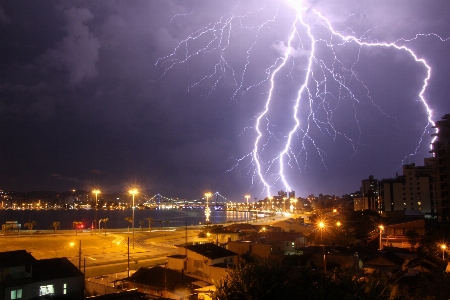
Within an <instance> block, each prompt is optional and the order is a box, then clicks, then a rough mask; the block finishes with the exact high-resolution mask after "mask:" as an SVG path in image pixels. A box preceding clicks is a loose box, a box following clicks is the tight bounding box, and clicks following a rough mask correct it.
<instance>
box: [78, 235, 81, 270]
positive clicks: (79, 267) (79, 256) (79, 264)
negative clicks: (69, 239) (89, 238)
mask: <svg viewBox="0 0 450 300" xmlns="http://www.w3.org/2000/svg"><path fill="white" fill-rule="evenodd" d="M78 270H80V271H81V240H80V248H79V249H78Z"/></svg>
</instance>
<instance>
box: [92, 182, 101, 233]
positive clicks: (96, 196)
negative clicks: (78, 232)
mask: <svg viewBox="0 0 450 300" xmlns="http://www.w3.org/2000/svg"><path fill="white" fill-rule="evenodd" d="M92 192H93V193H94V194H95V222H94V228H92V231H94V229H95V224H97V210H98V204H97V202H98V194H100V190H98V189H95V190H93V191H92ZM99 227H100V226H99ZM99 230H100V229H99ZM99 233H100V231H99Z"/></svg>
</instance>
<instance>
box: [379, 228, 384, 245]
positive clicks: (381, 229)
mask: <svg viewBox="0 0 450 300" xmlns="http://www.w3.org/2000/svg"><path fill="white" fill-rule="evenodd" d="M378 228H380V248H379V249H380V250H381V234H382V233H383V230H384V226H383V225H380V226H378Z"/></svg>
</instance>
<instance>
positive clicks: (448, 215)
mask: <svg viewBox="0 0 450 300" xmlns="http://www.w3.org/2000/svg"><path fill="white" fill-rule="evenodd" d="M434 128H437V133H435V134H433V135H432V136H435V137H436V139H435V141H434V142H433V143H432V150H431V153H432V154H433V158H434V182H433V190H432V191H433V193H432V210H433V213H434V214H436V216H437V218H438V220H440V221H444V222H448V221H450V193H449V189H450V114H446V115H445V116H443V117H442V120H440V121H437V122H436V125H435V127H434Z"/></svg>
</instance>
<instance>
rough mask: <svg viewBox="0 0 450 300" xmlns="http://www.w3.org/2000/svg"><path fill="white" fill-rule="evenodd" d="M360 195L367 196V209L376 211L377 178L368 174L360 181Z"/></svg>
mask: <svg viewBox="0 0 450 300" xmlns="http://www.w3.org/2000/svg"><path fill="white" fill-rule="evenodd" d="M360 190H361V196H362V197H367V205H368V209H371V210H374V211H378V180H377V179H374V178H373V175H370V176H369V179H364V180H362V181H361V189H360Z"/></svg>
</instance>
